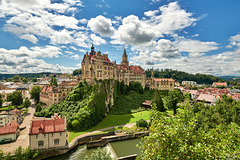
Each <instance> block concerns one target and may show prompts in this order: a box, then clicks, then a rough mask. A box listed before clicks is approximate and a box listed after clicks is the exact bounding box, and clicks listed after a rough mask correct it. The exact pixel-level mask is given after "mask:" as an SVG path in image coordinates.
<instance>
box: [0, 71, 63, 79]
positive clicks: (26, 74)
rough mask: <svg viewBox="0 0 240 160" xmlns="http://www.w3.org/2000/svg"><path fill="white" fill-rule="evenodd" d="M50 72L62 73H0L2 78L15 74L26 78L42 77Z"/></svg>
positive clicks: (11, 76)
mask: <svg viewBox="0 0 240 160" xmlns="http://www.w3.org/2000/svg"><path fill="white" fill-rule="evenodd" d="M49 74H61V73H51V72H42V73H21V74H0V80H2V79H3V78H5V79H8V78H13V77H14V76H15V75H20V76H21V77H25V78H40V77H43V75H47V76H48V75H49Z"/></svg>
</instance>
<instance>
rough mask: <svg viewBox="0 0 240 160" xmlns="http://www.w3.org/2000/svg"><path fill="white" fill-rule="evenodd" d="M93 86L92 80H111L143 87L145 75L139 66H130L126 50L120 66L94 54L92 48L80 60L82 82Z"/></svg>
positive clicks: (105, 56)
mask: <svg viewBox="0 0 240 160" xmlns="http://www.w3.org/2000/svg"><path fill="white" fill-rule="evenodd" d="M84 79H85V80H86V81H87V82H88V83H89V84H93V83H94V80H95V79H96V80H100V79H102V80H104V79H113V80H118V81H124V83H125V84H128V85H129V83H130V82H140V83H141V85H142V86H143V87H145V83H146V73H145V71H144V70H143V69H142V67H141V66H132V65H131V66H130V65H129V61H128V57H127V54H126V50H125V49H124V52H123V55H122V62H121V64H116V61H114V62H113V61H111V60H110V59H109V58H108V55H107V54H101V52H100V51H98V52H95V51H94V46H93V45H92V47H91V52H90V53H86V54H85V55H84V58H83V60H82V80H84Z"/></svg>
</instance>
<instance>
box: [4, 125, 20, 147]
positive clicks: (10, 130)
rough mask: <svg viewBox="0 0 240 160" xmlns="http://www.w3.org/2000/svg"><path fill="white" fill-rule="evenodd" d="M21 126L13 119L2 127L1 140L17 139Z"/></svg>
mask: <svg viewBox="0 0 240 160" xmlns="http://www.w3.org/2000/svg"><path fill="white" fill-rule="evenodd" d="M19 126H20V125H19V124H17V123H16V122H14V121H11V122H9V123H8V124H7V125H6V126H4V127H0V142H1V143H4V142H6V141H14V140H16V139H17V137H18V136H19V132H20V131H19Z"/></svg>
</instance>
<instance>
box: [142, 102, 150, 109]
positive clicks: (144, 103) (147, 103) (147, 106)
mask: <svg viewBox="0 0 240 160" xmlns="http://www.w3.org/2000/svg"><path fill="white" fill-rule="evenodd" d="M151 105H152V101H149V100H144V101H143V103H142V107H144V108H145V109H150V108H151Z"/></svg>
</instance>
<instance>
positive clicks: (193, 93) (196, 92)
mask: <svg viewBox="0 0 240 160" xmlns="http://www.w3.org/2000/svg"><path fill="white" fill-rule="evenodd" d="M189 93H191V98H192V99H195V98H196V97H197V96H198V90H189Z"/></svg>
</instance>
